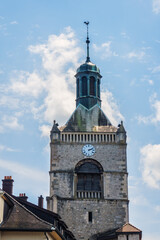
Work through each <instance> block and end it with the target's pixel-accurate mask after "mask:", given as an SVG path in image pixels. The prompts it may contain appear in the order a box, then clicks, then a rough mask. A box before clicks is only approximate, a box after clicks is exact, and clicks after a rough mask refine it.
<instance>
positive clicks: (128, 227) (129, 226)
mask: <svg viewBox="0 0 160 240" xmlns="http://www.w3.org/2000/svg"><path fill="white" fill-rule="evenodd" d="M116 232H117V233H122V232H123V233H125V232H127V233H129V232H130V233H141V232H142V231H141V230H140V229H138V228H136V227H135V226H133V225H132V224H130V223H126V224H124V225H123V226H122V227H121V228H119V229H118V230H117V231H116Z"/></svg>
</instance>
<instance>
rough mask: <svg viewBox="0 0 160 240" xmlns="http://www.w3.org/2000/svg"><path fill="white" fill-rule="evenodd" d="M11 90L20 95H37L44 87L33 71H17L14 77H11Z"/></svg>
mask: <svg viewBox="0 0 160 240" xmlns="http://www.w3.org/2000/svg"><path fill="white" fill-rule="evenodd" d="M11 81H12V85H11V90H12V91H13V92H15V93H19V94H20V95H29V96H33V97H38V96H39V94H40V93H41V92H42V90H43V88H44V86H45V85H44V82H43V80H42V79H41V78H40V76H39V75H38V74H37V73H35V72H33V73H28V72H24V71H21V72H18V74H16V77H15V78H12V79H11Z"/></svg>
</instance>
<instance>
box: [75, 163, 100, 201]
mask: <svg viewBox="0 0 160 240" xmlns="http://www.w3.org/2000/svg"><path fill="white" fill-rule="evenodd" d="M75 172H76V174H77V186H76V192H77V197H78V198H101V197H102V173H103V169H102V166H101V165H100V163H98V162H97V161H95V160H93V159H85V160H82V161H80V162H79V163H78V164H77V166H76V168H75Z"/></svg>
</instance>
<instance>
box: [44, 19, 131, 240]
mask: <svg viewBox="0 0 160 240" xmlns="http://www.w3.org/2000/svg"><path fill="white" fill-rule="evenodd" d="M86 24H87V30H88V22H86ZM86 43H87V59H86V62H85V63H84V64H82V65H81V66H80V67H79V68H78V69H77V73H76V75H75V77H76V109H75V111H74V112H73V114H72V115H71V117H70V119H69V120H68V122H67V123H66V125H65V126H62V127H59V128H58V124H57V123H56V122H55V121H54V124H53V127H52V130H51V135H50V140H51V142H50V147H51V157H50V172H49V174H50V196H49V197H47V208H48V209H49V210H51V211H54V212H57V213H58V214H59V215H60V216H61V217H62V219H63V220H64V221H65V222H66V223H67V225H68V227H69V228H70V230H71V231H72V232H73V234H74V235H75V237H76V239H77V240H80V239H84V240H87V239H89V238H92V236H93V235H95V234H97V233H101V232H104V231H107V230H111V229H115V228H119V227H121V226H122V225H123V224H125V223H126V222H128V181H127V176H128V174H127V158H126V131H125V129H124V126H123V122H121V124H120V125H119V126H118V127H115V126H113V125H112V124H111V122H110V121H109V119H108V118H107V116H106V115H105V114H104V112H103V111H102V109H101V97H100V85H101V78H102V76H101V74H100V70H99V68H98V67H97V66H96V65H95V64H93V63H92V62H91V61H90V57H89V43H90V42H89V37H88V31H87V40H86Z"/></svg>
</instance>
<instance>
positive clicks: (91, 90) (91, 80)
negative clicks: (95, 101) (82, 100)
mask: <svg viewBox="0 0 160 240" xmlns="http://www.w3.org/2000/svg"><path fill="white" fill-rule="evenodd" d="M95 90H96V87H95V78H94V77H90V95H93V96H95V95H96V91H95Z"/></svg>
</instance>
